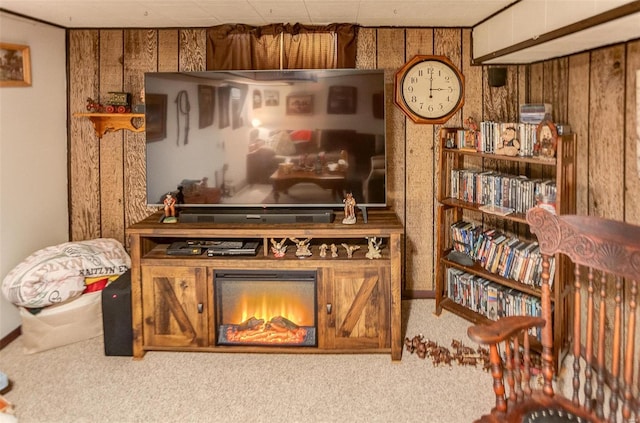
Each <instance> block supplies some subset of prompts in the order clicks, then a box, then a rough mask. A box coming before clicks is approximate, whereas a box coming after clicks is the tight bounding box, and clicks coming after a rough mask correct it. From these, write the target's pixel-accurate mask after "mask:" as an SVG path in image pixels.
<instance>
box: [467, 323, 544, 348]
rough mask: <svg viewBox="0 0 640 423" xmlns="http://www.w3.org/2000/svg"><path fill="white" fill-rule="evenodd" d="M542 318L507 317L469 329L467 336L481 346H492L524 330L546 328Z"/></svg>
mask: <svg viewBox="0 0 640 423" xmlns="http://www.w3.org/2000/svg"><path fill="white" fill-rule="evenodd" d="M544 323H545V320H544V319H543V318H542V317H534V316H507V317H501V318H500V319H498V320H496V321H493V322H490V323H488V324H479V325H474V326H471V327H469V329H467V335H468V336H469V338H470V339H471V340H472V341H475V342H477V343H478V344H481V345H491V344H497V343H499V342H503V341H505V340H507V339H509V338H512V337H513V336H514V335H516V334H517V333H519V332H522V331H523V330H526V329H530V328H534V327H538V328H541V327H543V326H544Z"/></svg>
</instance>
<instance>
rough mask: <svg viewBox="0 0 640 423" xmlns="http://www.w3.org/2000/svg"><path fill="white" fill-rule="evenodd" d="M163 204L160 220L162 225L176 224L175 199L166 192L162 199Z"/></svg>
mask: <svg viewBox="0 0 640 423" xmlns="http://www.w3.org/2000/svg"><path fill="white" fill-rule="evenodd" d="M163 203H164V218H163V219H162V223H176V222H177V221H178V219H177V218H176V199H175V198H174V197H173V195H172V194H171V193H170V192H168V193H167V195H166V196H165V197H164V201H163Z"/></svg>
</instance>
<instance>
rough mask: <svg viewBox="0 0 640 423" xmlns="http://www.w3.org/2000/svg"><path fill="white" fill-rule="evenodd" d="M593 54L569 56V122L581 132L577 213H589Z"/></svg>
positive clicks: (576, 130)
mask: <svg viewBox="0 0 640 423" xmlns="http://www.w3.org/2000/svg"><path fill="white" fill-rule="evenodd" d="M590 62H591V56H590V54H589V53H581V54H576V55H573V56H571V57H569V78H568V84H567V86H568V94H567V96H568V98H569V99H570V101H568V104H567V122H568V123H569V125H570V126H571V132H573V133H575V134H576V135H577V152H576V186H575V191H576V213H577V214H580V215H588V214H589V203H588V202H589V72H590Z"/></svg>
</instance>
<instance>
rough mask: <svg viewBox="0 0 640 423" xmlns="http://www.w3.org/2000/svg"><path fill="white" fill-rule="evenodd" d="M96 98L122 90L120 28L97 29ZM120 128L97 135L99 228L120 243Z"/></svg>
mask: <svg viewBox="0 0 640 423" xmlns="http://www.w3.org/2000/svg"><path fill="white" fill-rule="evenodd" d="M99 36H100V56H99V63H100V99H101V101H103V100H104V99H106V98H108V95H109V92H111V91H123V87H122V82H123V81H122V59H123V55H124V52H123V50H122V49H123V39H122V30H120V29H114V30H101V31H100V33H99ZM123 139H124V131H116V132H107V133H105V134H104V135H103V136H102V138H101V139H100V198H101V201H100V229H101V236H103V237H105V238H114V239H117V240H118V241H120V242H122V243H124V229H125V228H124V195H125V194H124V175H123V172H122V169H123V160H124V156H123V153H124V151H123V149H124V146H123Z"/></svg>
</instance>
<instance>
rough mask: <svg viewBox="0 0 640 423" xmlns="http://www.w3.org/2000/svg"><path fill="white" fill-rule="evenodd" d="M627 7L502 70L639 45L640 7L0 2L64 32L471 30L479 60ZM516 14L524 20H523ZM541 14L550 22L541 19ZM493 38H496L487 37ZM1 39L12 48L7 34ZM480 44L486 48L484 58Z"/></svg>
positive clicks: (587, 3)
mask: <svg viewBox="0 0 640 423" xmlns="http://www.w3.org/2000/svg"><path fill="white" fill-rule="evenodd" d="M625 4H627V5H631V6H633V8H634V12H635V13H634V14H631V15H629V16H627V17H626V18H625V19H616V20H615V21H612V22H608V23H604V24H601V25H598V26H597V27H596V28H587V29H583V30H582V31H580V32H578V33H575V34H572V35H566V36H563V37H561V38H558V39H555V40H550V41H548V42H545V43H543V44H539V45H537V46H534V47H528V48H526V49H522V50H520V51H518V52H515V53H513V52H511V53H510V54H506V55H503V56H498V57H495V58H492V59H490V60H486V61H485V62H484V63H487V64H498V63H532V62H536V61H541V60H546V59H550V58H554V57H561V56H566V55H568V54H572V53H576V52H579V51H584V50H589V49H593V48H596V47H600V46H604V45H609V44H614V43H617V42H624V41H628V40H630V39H636V38H638V37H640V0H0V9H2V10H6V11H10V12H13V13H17V14H20V15H24V16H27V17H30V18H35V19H37V20H41V21H44V22H48V23H51V24H55V25H59V26H61V27H64V28H185V27H187V28H189V27H191V28H197V27H205V28H206V27H210V26H215V25H220V24H225V23H242V24H248V25H255V26H259V25H266V24H270V23H292V24H293V23H302V24H312V25H322V24H329V23H353V24H357V25H361V26H365V27H467V28H473V37H474V58H477V57H480V56H484V57H487V56H488V55H490V54H492V53H493V52H495V51H500V50H504V49H505V48H507V49H508V47H509V46H511V45H516V44H518V43H519V42H522V41H523V40H522V39H520V40H518V39H517V38H518V35H520V36H524V37H525V38H524V40H525V41H526V40H527V39H529V40H536V39H537V38H538V37H540V36H543V35H544V34H546V33H548V32H550V30H551V29H552V28H551V27H550V26H549V20H553V19H555V21H558V20H560V23H559V25H561V26H562V25H565V26H569V25H571V24H574V23H576V22H581V21H584V20H585V19H588V18H589V17H591V16H597V15H599V14H601V13H603V12H606V11H607V10H610V9H614V8H616V7H620V6H621V5H625ZM518 10H523V11H524V12H525V15H524V16H517V14H518V12H517V11H518ZM557 10H560V11H561V13H560V15H561V16H560V17H558V16H556V15H555V14H554V12H555V11H557ZM542 11H544V12H545V13H546V16H545V17H543V18H540V16H541V13H542ZM554 16H555V17H554ZM563 20H564V21H563ZM536 25H537V26H539V27H540V29H539V30H538V29H537V28H536ZM555 28H556V29H557V26H556V27H555ZM536 31H537V32H536ZM491 33H495V35H493V36H492V37H489V38H487V37H488V35H487V34H491ZM528 34H534V35H532V36H530V35H528ZM0 36H2V38H3V41H6V38H7V37H6V36H5V34H3V33H2V28H0ZM478 37H480V38H479V39H478ZM521 38H522V37H521ZM494 40H495V41H494ZM11 41H12V42H18V41H19V40H11ZM481 44H482V45H483V46H484V47H486V48H485V49H484V51H483V52H481V53H478V52H477V51H475V50H477V48H476V47H479V46H480V45H481Z"/></svg>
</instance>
